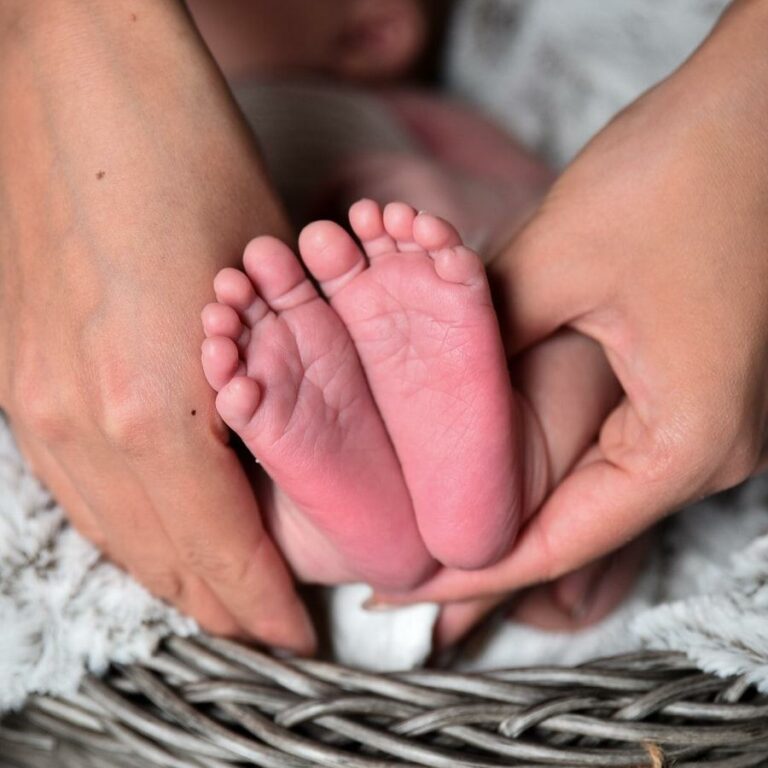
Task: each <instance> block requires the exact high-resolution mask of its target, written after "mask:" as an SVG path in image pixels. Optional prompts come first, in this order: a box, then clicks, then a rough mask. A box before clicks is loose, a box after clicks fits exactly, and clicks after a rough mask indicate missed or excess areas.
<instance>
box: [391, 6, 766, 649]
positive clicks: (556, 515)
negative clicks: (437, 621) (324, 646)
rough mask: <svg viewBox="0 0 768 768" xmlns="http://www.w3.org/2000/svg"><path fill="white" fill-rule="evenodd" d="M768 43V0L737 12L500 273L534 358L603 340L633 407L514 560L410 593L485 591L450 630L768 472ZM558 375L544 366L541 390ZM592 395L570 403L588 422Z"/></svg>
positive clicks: (512, 325)
mask: <svg viewBox="0 0 768 768" xmlns="http://www.w3.org/2000/svg"><path fill="white" fill-rule="evenodd" d="M766 31H768V3H766V2H765V0H750V1H749V2H739V3H735V4H734V5H733V6H731V8H730V9H729V11H728V13H727V14H726V15H725V16H724V17H723V19H722V20H721V22H720V24H719V25H718V27H717V28H716V29H715V31H714V32H713V33H712V35H711V36H710V38H709V39H708V40H707V41H706V42H705V43H704V44H703V45H702V47H701V48H700V49H699V50H698V51H697V52H696V53H695V54H694V55H693V56H692V57H691V59H689V61H688V62H687V63H686V64H685V65H684V66H683V67H681V69H680V70H678V71H677V72H676V73H674V74H673V75H672V76H671V77H670V78H669V79H668V80H666V81H665V82H663V83H662V84H660V85H659V86H657V87H656V88H655V89H653V90H652V91H650V92H649V93H648V94H646V95H645V96H643V97H642V98H641V99H639V100H638V101H637V102H636V103H635V104H633V105H632V106H631V107H629V108H628V109H627V110H625V111H624V112H623V113H622V114H620V115H619V116H618V117H617V118H616V119H615V120H614V121H613V122H612V123H611V124H610V125H608V126H607V127H606V128H605V129H604V131H603V132H602V133H601V134H599V135H598V136H597V137H596V138H595V139H594V140H593V141H592V142H591V143H590V145H588V147H587V148H586V149H585V150H584V151H583V152H582V154H581V155H579V156H578V157H577V158H576V160H575V161H574V162H573V163H572V165H571V166H570V167H569V168H568V169H566V171H565V172H564V174H563V175H562V177H561V178H560V179H559V180H558V182H557V183H556V184H555V186H554V187H553V189H552V191H551V193H550V194H549V195H548V197H547V198H546V199H545V201H544V203H543V205H542V206H541V207H540V209H539V211H538V212H537V214H536V215H535V216H534V217H533V218H532V219H531V221H530V222H529V224H528V225H527V226H526V228H525V229H524V230H523V231H522V232H521V233H520V234H519V235H518V236H517V237H516V238H515V239H514V240H513V241H512V243H511V244H510V245H509V246H507V247H505V248H504V249H503V250H502V252H501V253H500V255H499V257H498V259H497V260H496V261H495V263H494V264H492V266H491V269H492V272H493V274H494V276H495V281H496V285H497V287H498V288H499V289H500V291H501V292H502V294H503V299H504V301H503V304H504V307H506V312H505V313H503V314H502V322H503V324H504V326H505V331H506V334H505V335H506V337H507V339H508V340H510V339H511V340H512V344H511V347H512V351H513V352H521V351H523V350H528V352H526V355H527V356H528V357H529V359H530V356H531V355H536V354H540V352H541V350H542V349H543V347H544V345H546V344H548V343H549V342H547V341H543V340H546V339H547V337H548V336H550V334H551V333H553V332H555V331H557V330H558V329H571V332H573V331H575V332H577V333H578V334H581V335H582V336H583V337H586V338H589V339H592V340H593V343H594V342H596V343H597V344H599V346H600V348H601V350H602V351H603V353H604V354H605V357H606V359H607V360H608V361H609V363H610V366H611V368H612V370H613V372H614V373H615V375H616V377H617V378H618V380H619V381H620V382H621V385H622V388H623V392H624V395H623V397H622V399H621V400H620V402H619V404H618V406H617V407H616V408H614V409H612V410H611V411H610V413H608V414H607V417H606V415H605V414H604V415H603V416H600V417H599V418H597V419H596V420H595V421H593V423H592V428H593V433H594V434H598V435H599V438H598V439H597V441H595V442H594V443H592V445H591V446H588V447H587V448H586V451H584V452H583V453H574V454H572V456H571V459H572V463H573V469H570V470H568V471H566V472H565V473H563V476H562V477H560V478H558V477H557V474H554V475H553V476H552V477H551V481H550V488H549V489H548V492H547V498H546V501H545V502H544V503H543V505H542V507H541V509H540V511H539V512H538V513H537V514H536V515H535V517H533V518H532V519H531V522H530V523H529V525H528V527H527V528H526V530H525V531H524V533H523V535H522V537H521V539H520V540H519V542H518V544H517V546H516V547H515V549H514V550H513V552H512V553H511V554H510V555H509V556H508V557H507V558H506V560H504V561H502V562H501V563H499V564H497V565H496V566H494V567H492V568H489V569H486V570H484V571H478V572H475V573H472V574H466V573H460V572H456V571H454V572H450V571H443V572H441V573H439V574H438V575H437V576H436V577H435V578H434V579H433V580H432V581H431V582H429V583H428V584H427V585H426V586H424V587H423V588H420V589H418V590H416V591H415V592H414V593H413V594H412V595H411V596H410V600H413V601H417V600H423V599H438V600H443V601H452V600H459V599H462V598H464V599H469V598H473V597H477V596H479V595H484V596H486V597H485V598H483V603H482V604H481V603H476V604H475V605H474V607H472V603H471V601H470V602H468V603H467V604H465V606H464V607H463V608H461V610H459V609H458V608H456V609H454V610H453V617H452V618H451V619H450V621H449V623H450V625H451V626H450V629H449V630H446V631H445V632H444V633H443V634H444V636H445V635H446V634H447V635H449V636H450V637H452V638H453V637H455V636H456V635H458V634H460V633H461V632H462V631H464V630H465V629H466V626H467V625H468V624H471V623H472V621H475V620H476V619H477V618H478V614H482V613H483V611H484V610H487V609H488V608H489V607H490V606H491V605H494V604H495V603H496V602H498V598H493V597H489V596H493V595H499V594H501V593H507V592H509V591H510V590H512V589H515V588H518V587H520V586H524V585H526V584H531V583H535V582H538V581H544V580H549V579H552V578H555V577H558V576H560V575H561V574H563V573H566V572H568V571H571V570H573V569H575V568H578V567H580V566H582V565H583V564H584V563H587V562H589V561H590V560H592V559H594V558H595V557H597V556H599V555H602V554H604V553H606V552H608V551H611V550H613V549H614V548H616V547H617V546H618V545H620V544H622V543H624V542H626V541H628V540H629V539H630V538H632V537H633V536H636V535H637V534H639V533H640V532H641V531H642V530H644V529H646V528H647V527H648V526H649V525H651V524H652V523H653V522H654V521H656V520H658V519H659V518H661V517H663V516H664V515H666V514H668V512H669V511H670V510H674V509H677V508H679V507H681V506H683V505H685V504H687V503H690V502H692V501H695V500H697V499H699V498H702V497H704V496H706V495H709V494H711V493H714V492H716V491H719V490H722V489H725V488H728V487H730V486H733V485H735V484H737V483H739V482H741V481H743V480H744V479H746V478H748V477H749V476H750V475H752V474H755V473H757V472H759V471H761V470H764V469H765V468H766V432H767V430H766V423H767V421H768V259H767V258H766V254H767V253H768V225H766V221H768V216H767V215H766V214H768V171H767V170H766V169H768V147H767V146H766V144H765V142H763V141H762V138H761V136H762V134H761V133H759V134H758V135H756V134H755V131H756V130H757V131H760V130H761V129H760V128H759V126H762V125H763V124H764V122H765V118H766V115H768V95H767V94H768V87H766V86H767V85H768V64H766V62H765V60H764V57H763V56H762V54H761V51H762V50H763V47H764V39H765V33H766ZM734 83H738V84H739V88H735V87H734ZM550 370H551V371H552V374H553V376H554V374H555V372H556V366H551V367H550ZM553 376H550V375H549V373H548V372H547V371H546V370H542V372H541V378H540V379H539V386H541V387H542V388H544V389H546V388H547V387H550V386H552V382H551V379H552V378H553ZM523 391H524V392H525V391H526V390H525V387H523ZM583 395H584V392H583V391H582V392H581V393H578V392H576V393H574V392H571V393H570V394H566V393H562V396H561V398H560V399H561V402H563V403H565V402H567V401H570V405H569V408H570V409H573V412H576V413H578V412H579V409H581V408H583V407H584V406H585V404H587V403H588V399H587V398H586V397H583ZM551 405H552V404H550V406H551ZM550 406H548V407H550ZM593 415H596V414H593ZM574 423H575V422H574ZM560 428H561V429H562V430H564V431H566V432H567V431H569V430H570V429H571V425H569V424H568V423H561V427H560ZM582 428H583V429H586V425H585V424H582ZM561 438H562V435H561ZM566 442H567V440H566ZM573 444H574V445H576V443H573ZM530 458H531V460H533V461H536V457H535V456H531V457H530ZM568 463H569V462H567V461H566V462H565V465H568ZM595 520H599V521H600V524H599V525H595ZM384 602H394V601H390V600H389V599H385V600H384ZM398 602H399V601H398ZM473 612H474V614H473Z"/></svg>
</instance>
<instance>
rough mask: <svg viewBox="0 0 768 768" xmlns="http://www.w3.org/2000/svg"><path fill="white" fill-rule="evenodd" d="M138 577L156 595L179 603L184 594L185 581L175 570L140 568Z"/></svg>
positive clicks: (137, 570)
mask: <svg viewBox="0 0 768 768" xmlns="http://www.w3.org/2000/svg"><path fill="white" fill-rule="evenodd" d="M134 575H135V576H136V578H137V579H138V580H139V581H140V582H141V583H142V584H143V585H144V586H145V587H146V588H147V589H148V590H149V591H150V592H151V593H152V594H153V595H155V596H156V597H160V598H162V599H163V600H167V601H168V602H170V603H177V602H179V601H180V600H181V598H182V596H183V594H184V582H183V580H182V578H181V576H179V574H177V573H175V572H174V571H171V570H167V569H163V570H158V569H156V568H138V569H136V570H135V572H134Z"/></svg>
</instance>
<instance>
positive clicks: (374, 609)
mask: <svg viewBox="0 0 768 768" xmlns="http://www.w3.org/2000/svg"><path fill="white" fill-rule="evenodd" d="M360 607H361V608H362V609H363V610H364V611H368V612H369V613H387V612H388V611H395V610H397V609H398V608H399V607H400V606H398V605H393V604H392V603H387V602H385V601H383V600H381V599H380V598H379V597H377V596H376V595H371V596H370V597H368V598H366V599H365V600H363V602H362V603H360Z"/></svg>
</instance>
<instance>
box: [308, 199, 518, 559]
mask: <svg viewBox="0 0 768 768" xmlns="http://www.w3.org/2000/svg"><path fill="white" fill-rule="evenodd" d="M350 223H351V225H352V228H353V230H354V231H355V234H356V235H357V236H358V238H359V239H360V241H361V243H362V246H363V250H360V248H358V247H357V245H356V244H355V243H354V242H353V240H352V238H351V237H350V236H349V235H348V234H347V233H346V232H345V231H344V230H343V229H342V228H341V227H339V226H338V225H336V224H333V223H332V222H327V221H321V222H315V223H314V224H310V225H309V226H308V227H307V228H305V230H304V231H303V232H302V234H301V237H300V239H299V247H300V250H301V254H302V257H303V259H304V262H305V264H306V265H307V268H308V269H309V270H310V271H311V272H312V274H313V275H314V276H315V278H316V279H317V281H318V282H319V284H320V286H321V289H322V291H323V292H324V294H325V295H326V296H327V297H328V298H329V299H330V301H331V305H332V306H333V308H334V309H335V310H336V312H337V313H338V315H339V317H340V318H341V319H342V320H343V322H344V324H345V325H346V327H347V329H348V331H349V333H350V335H351V337H352V340H353V341H354V343H355V346H356V348H357V352H358V354H359V356H360V360H361V362H362V365H363V368H364V369H365V374H366V377H367V379H368V383H369V385H370V387H371V391H372V392H373V395H374V398H375V399H376V402H377V404H378V406H379V410H380V411H381V414H382V417H383V419H384V423H385V425H386V427H387V430H388V432H389V434H390V436H391V438H392V442H393V444H394V446H395V450H396V451H397V455H398V457H399V459H400V463H401V466H402V468H403V474H404V475H405V479H406V482H407V484H408V488H409V490H410V492H411V498H412V499H413V503H414V511H415V513H416V517H417V520H418V524H419V531H420V532H421V535H422V537H423V539H424V542H425V543H426V545H427V548H428V549H429V551H430V552H431V553H432V555H433V556H434V557H435V558H436V559H437V560H439V561H440V562H441V563H443V564H446V565H450V566H452V567H457V568H479V567H482V566H484V565H487V564H489V563H493V562H495V561H496V560H497V559H498V558H500V557H501V556H502V555H503V554H504V553H505V552H507V551H508V549H509V547H510V545H511V543H512V541H513V540H514V537H515V534H516V532H517V527H518V524H519V519H520V501H521V493H520V488H521V482H520V471H521V467H520V462H519V461H518V449H517V444H516V438H517V435H518V433H519V432H518V428H517V411H516V409H515V407H514V404H513V399H512V397H513V396H512V389H511V386H510V381H509V374H508V371H507V366H506V359H505V356H504V352H503V348H502V342H501V337H500V333H499V328H498V323H497V320H496V314H495V311H494V308H493V305H492V302H491V297H490V291H489V288H488V283H487V280H486V277H485V272H484V269H483V266H482V263H481V261H480V258H479V257H478V255H477V254H476V253H475V252H474V251H471V250H470V249H469V248H466V247H465V246H463V245H462V243H461V239H460V238H459V235H458V234H457V232H456V230H455V229H454V228H453V227H452V226H450V225H449V224H448V223H446V222H445V221H443V220H442V219H439V218H437V217H435V216H431V215H428V214H419V215H417V214H416V212H415V211H414V210H413V208H411V207H410V206H408V205H405V204H404V203H391V204H390V205H388V206H387V207H386V208H385V209H384V212H383V214H382V212H381V209H380V208H379V206H378V205H377V204H376V203H374V202H372V201H370V200H363V201H360V202H359V203H357V204H355V205H354V206H353V207H352V208H351V210H350ZM363 251H364V252H363Z"/></svg>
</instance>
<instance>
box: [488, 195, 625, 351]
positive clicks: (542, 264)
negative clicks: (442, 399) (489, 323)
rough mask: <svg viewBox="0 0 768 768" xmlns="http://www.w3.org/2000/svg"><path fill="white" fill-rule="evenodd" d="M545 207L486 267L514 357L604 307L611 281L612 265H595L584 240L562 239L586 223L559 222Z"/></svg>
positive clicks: (503, 328) (502, 327)
mask: <svg viewBox="0 0 768 768" xmlns="http://www.w3.org/2000/svg"><path fill="white" fill-rule="evenodd" d="M546 208H547V206H546V203H545V205H544V206H543V207H542V209H541V211H540V213H539V214H537V215H534V216H533V217H532V218H531V220H530V221H529V222H528V224H527V225H526V226H525V227H524V228H523V229H522V230H521V231H520V232H519V233H518V234H517V235H516V236H515V238H514V239H513V240H512V242H511V243H509V244H508V245H507V246H506V247H505V248H504V249H503V250H502V251H501V253H499V255H498V256H496V257H495V258H494V259H493V260H492V261H491V263H490V264H489V265H488V273H489V274H488V279H489V282H490V283H491V287H492V290H493V293H494V303H495V304H496V306H497V310H498V313H499V322H500V324H501V329H502V336H503V337H504V340H505V343H506V344H507V348H508V350H509V352H510V354H513V355H514V354H517V353H519V352H520V351H521V350H523V349H527V348H528V347H530V346H531V345H532V344H534V343H535V342H537V341H540V340H541V339H544V338H546V337H547V336H549V335H550V334H552V333H553V332H554V331H556V330H557V329H558V328H560V327H562V326H564V325H567V324H569V323H571V322H572V321H574V320H576V319H577V318H579V317H582V316H583V315H585V314H587V313H588V312H590V311H592V310H593V309H594V308H595V307H598V306H601V305H602V302H603V299H604V298H605V296H606V295H607V292H608V286H609V285H610V281H611V280H612V279H613V274H612V267H611V265H610V264H607V265H606V264H602V263H601V264H600V266H599V268H594V269H592V268H591V266H590V265H591V263H592V261H593V255H592V254H591V253H590V252H589V251H588V250H587V248H588V246H587V244H586V243H585V242H584V241H582V240H580V239H579V238H578V237H576V236H575V235H574V237H573V238H572V240H571V241H570V242H569V241H567V240H566V239H564V238H563V236H562V234H561V233H562V232H574V233H576V232H578V231H579V230H580V229H583V226H584V224H583V222H572V223H569V222H563V221H555V220H554V219H553V214H551V213H549V212H548V211H547V215H542V213H541V212H542V211H546ZM594 258H597V255H596V254H595V257H594Z"/></svg>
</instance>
